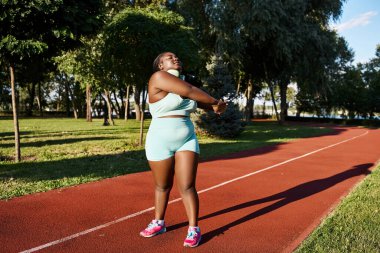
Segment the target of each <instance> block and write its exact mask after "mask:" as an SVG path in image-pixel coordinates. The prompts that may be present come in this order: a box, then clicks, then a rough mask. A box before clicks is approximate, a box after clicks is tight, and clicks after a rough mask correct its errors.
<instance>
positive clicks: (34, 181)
mask: <svg viewBox="0 0 380 253" xmlns="http://www.w3.org/2000/svg"><path fill="white" fill-rule="evenodd" d="M149 123H150V121H149V120H148V121H146V122H145V132H146V130H147V127H148V126H149ZM139 127H140V123H139V122H136V121H135V120H129V121H128V122H124V121H122V120H116V126H102V120H101V119H95V120H94V122H92V123H88V122H85V121H84V120H83V119H79V120H75V119H63V118H56V119H21V120H20V131H21V154H22V159H23V161H22V162H20V163H14V162H13V161H12V157H13V155H14V135H13V123H12V120H9V119H0V190H1V194H0V199H10V198H12V197H16V196H22V195H25V194H30V193H34V192H41V191H47V190H50V189H56V188H59V187H64V186H71V185H77V184H80V183H84V182H90V181H95V180H100V179H103V178H108V177H114V176H117V175H123V174H128V173H134V172H139V171H145V170H148V169H149V167H148V164H147V161H146V157H145V152H144V149H143V147H139V146H138V138H139ZM329 131H331V130H330V129H327V128H320V127H307V126H293V125H292V126H279V125H278V124H277V123H275V122H254V123H250V124H248V125H247V126H246V130H245V131H244V132H243V133H242V134H241V136H239V138H236V139H216V138H210V137H206V136H199V141H200V146H201V147H200V148H201V159H203V160H204V159H209V158H213V157H217V156H221V155H224V154H228V153H233V152H237V151H240V150H246V149H251V148H256V147H261V146H267V145H274V144H277V143H280V142H285V141H289V140H293V139H297V138H305V137H309V136H315V135H319V134H323V133H327V132H329Z"/></svg>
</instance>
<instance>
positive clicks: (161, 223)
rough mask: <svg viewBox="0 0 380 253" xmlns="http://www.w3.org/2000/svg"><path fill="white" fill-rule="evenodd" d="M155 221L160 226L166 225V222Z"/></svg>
mask: <svg viewBox="0 0 380 253" xmlns="http://www.w3.org/2000/svg"><path fill="white" fill-rule="evenodd" d="M155 221H157V224H158V225H160V226H162V225H164V224H165V221H164V220H155Z"/></svg>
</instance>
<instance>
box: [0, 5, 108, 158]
mask: <svg viewBox="0 0 380 253" xmlns="http://www.w3.org/2000/svg"><path fill="white" fill-rule="evenodd" d="M1 8H2V13H1V14H0V34H1V38H0V58H1V59H2V60H3V61H4V62H5V64H6V65H7V66H8V67H9V72H10V80H11V88H12V108H13V119H14V130H15V149H16V155H15V160H16V161H19V160H20V159H21V151H20V138H19V125H18V113H17V103H16V87H15V85H16V84H15V76H14V73H15V71H14V70H15V67H16V66H19V65H20V66H21V65H23V64H25V62H26V60H27V59H31V58H34V57H37V56H39V57H43V58H44V57H45V58H50V57H52V56H53V55H56V54H58V53H60V52H61V50H67V49H69V48H73V47H75V46H78V45H79V38H80V36H82V35H86V34H91V33H94V32H95V31H96V30H97V29H98V28H99V27H100V25H101V24H102V22H101V16H100V14H101V12H100V11H101V1H100V0H86V1H69V0H67V1H44V0H28V1H27V0H19V1H2V2H1Z"/></svg>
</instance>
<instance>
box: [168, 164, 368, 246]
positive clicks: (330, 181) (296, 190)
mask: <svg viewBox="0 0 380 253" xmlns="http://www.w3.org/2000/svg"><path fill="white" fill-rule="evenodd" d="M373 165H374V164H373V163H366V164H360V165H356V166H354V167H353V168H351V169H348V170H346V171H343V172H341V173H338V174H335V175H333V176H330V177H326V178H322V179H317V180H313V181H310V182H306V183H303V184H300V185H297V186H295V187H293V188H290V189H288V190H286V191H282V192H279V193H276V194H274V195H271V196H268V197H265V198H261V199H256V200H252V201H248V202H245V203H241V204H238V205H236V206H232V207H229V208H226V209H223V210H220V211H217V212H214V213H210V214H208V215H205V216H202V217H200V218H199V220H205V219H209V218H212V217H215V216H219V215H222V214H225V213H229V212H233V211H236V210H240V209H243V208H249V207H252V206H255V205H258V204H262V203H265V202H271V201H275V200H278V201H277V202H275V203H273V204H271V205H269V206H266V207H264V208H262V209H259V210H257V211H255V212H253V213H250V214H248V215H246V216H244V217H241V218H240V219H237V220H235V221H233V222H231V223H228V224H226V225H224V226H222V227H220V228H217V229H215V230H212V231H210V232H207V233H205V234H203V235H202V242H201V243H207V242H208V241H209V240H211V239H212V238H214V237H216V236H218V235H220V234H223V233H224V232H225V231H227V230H228V229H230V228H232V227H235V226H237V225H240V224H242V223H244V222H246V221H249V220H252V219H254V218H257V217H259V216H261V215H265V214H267V213H269V212H272V211H274V210H277V209H279V208H281V207H283V206H285V205H288V204H290V203H293V202H296V201H298V200H301V199H304V198H307V197H309V196H311V195H314V194H317V193H319V192H322V191H324V190H326V189H328V188H331V187H333V186H334V185H336V184H339V183H341V182H343V181H345V180H347V179H350V178H353V177H357V176H360V175H368V174H370V173H371V171H370V170H369V168H371V167H372V166H373ZM184 226H187V222H183V223H179V224H176V225H173V226H169V227H168V228H167V229H168V230H169V231H170V230H175V229H178V228H181V227H184Z"/></svg>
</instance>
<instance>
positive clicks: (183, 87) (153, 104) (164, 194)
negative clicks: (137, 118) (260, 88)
mask: <svg viewBox="0 0 380 253" xmlns="http://www.w3.org/2000/svg"><path fill="white" fill-rule="evenodd" d="M181 66H182V64H181V62H180V61H179V59H178V57H177V56H176V55H175V54H173V53H171V52H165V53H162V54H160V55H158V56H157V58H156V59H155V60H154V62H153V70H154V71H155V73H153V75H152V76H151V78H150V80H149V87H148V94H149V101H148V103H149V110H150V113H151V114H152V122H151V124H150V127H149V131H148V134H147V137H146V144H145V151H146V156H147V159H148V162H149V166H150V168H151V170H152V173H153V177H154V181H155V218H154V220H152V222H151V223H150V224H149V225H148V227H147V228H146V229H144V230H143V231H141V232H140V235H141V236H143V237H152V236H155V235H158V234H161V233H164V232H165V231H166V227H165V222H164V216H165V211H166V207H167V204H168V200H169V194H170V190H171V188H172V186H173V177H174V172H175V176H176V180H177V183H178V188H179V192H180V194H181V197H182V200H183V203H184V206H185V209H186V213H187V217H188V219H189V229H188V234H187V236H186V239H185V241H184V246H185V247H196V246H198V244H199V242H200V240H201V232H200V229H199V227H198V211H199V201H198V194H197V191H196V189H195V179H196V174H197V167H198V156H199V144H198V140H197V137H196V135H195V132H194V126H193V124H192V122H191V121H190V118H189V115H190V113H191V112H194V111H195V110H196V108H197V106H198V107H199V108H203V109H206V110H213V111H214V112H215V113H218V114H220V113H223V112H224V111H225V109H226V106H227V105H226V103H225V102H223V101H222V100H217V99H215V98H213V97H211V96H210V95H208V94H207V93H206V92H204V91H202V90H201V89H198V88H196V87H194V86H192V85H191V84H189V83H187V82H185V81H183V80H181V79H180V78H179V73H180V71H181V70H182V67H181Z"/></svg>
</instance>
